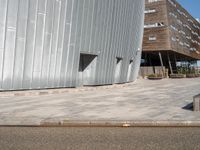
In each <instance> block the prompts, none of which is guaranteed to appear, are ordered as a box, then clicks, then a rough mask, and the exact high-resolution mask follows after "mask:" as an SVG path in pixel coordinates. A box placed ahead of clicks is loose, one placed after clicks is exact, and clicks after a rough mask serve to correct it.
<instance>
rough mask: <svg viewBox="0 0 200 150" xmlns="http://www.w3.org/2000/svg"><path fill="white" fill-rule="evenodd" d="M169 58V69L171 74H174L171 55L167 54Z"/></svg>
mask: <svg viewBox="0 0 200 150" xmlns="http://www.w3.org/2000/svg"><path fill="white" fill-rule="evenodd" d="M167 58H168V62H169V69H170V72H171V74H174V72H173V69H172V64H171V60H170V57H169V53H167Z"/></svg>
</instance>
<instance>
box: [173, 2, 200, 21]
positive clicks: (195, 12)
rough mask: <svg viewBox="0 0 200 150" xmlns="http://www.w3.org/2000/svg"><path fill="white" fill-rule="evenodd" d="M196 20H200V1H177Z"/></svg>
mask: <svg viewBox="0 0 200 150" xmlns="http://www.w3.org/2000/svg"><path fill="white" fill-rule="evenodd" d="M177 1H178V2H179V3H180V4H181V5H182V6H183V7H184V8H185V9H186V10H187V11H188V12H189V13H190V14H192V16H193V17H194V18H199V19H200V0H177Z"/></svg>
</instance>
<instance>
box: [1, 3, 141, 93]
mask: <svg viewBox="0 0 200 150" xmlns="http://www.w3.org/2000/svg"><path fill="white" fill-rule="evenodd" d="M143 11H144V0H139V1H138V0H123V1H122V0H0V88H1V90H19V89H40V88H56V87H75V86H78V85H79V82H80V80H79V70H78V69H79V59H80V54H81V53H83V54H84V53H85V54H87V55H92V57H94V56H95V55H96V57H95V59H94V60H95V63H94V64H91V65H89V66H88V68H87V69H88V70H86V71H85V72H86V73H87V75H86V76H87V79H86V80H87V81H86V82H83V83H86V84H87V85H102V84H113V83H114V77H115V72H116V63H115V62H116V58H117V57H119V58H121V59H122V61H121V71H120V72H118V73H119V77H120V78H119V81H118V82H119V83H124V82H129V81H133V80H135V79H136V77H137V74H138V70H139V64H140V57H141V51H138V50H139V49H141V44H142V37H143V21H144V14H143ZM131 60H133V64H132V65H131V66H130V61H131ZM130 68H131V69H130ZM128 77H129V78H128Z"/></svg>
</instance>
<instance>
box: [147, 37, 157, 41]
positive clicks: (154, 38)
mask: <svg viewBox="0 0 200 150" xmlns="http://www.w3.org/2000/svg"><path fill="white" fill-rule="evenodd" d="M156 39H157V38H156V37H155V36H149V41H156Z"/></svg>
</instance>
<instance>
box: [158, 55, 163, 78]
mask: <svg viewBox="0 0 200 150" xmlns="http://www.w3.org/2000/svg"><path fill="white" fill-rule="evenodd" d="M158 55H159V58H160V64H161V66H162V72H163V77H164V76H165V71H164V65H163V59H162V55H161V52H158Z"/></svg>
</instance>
